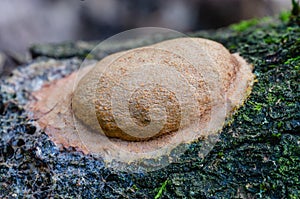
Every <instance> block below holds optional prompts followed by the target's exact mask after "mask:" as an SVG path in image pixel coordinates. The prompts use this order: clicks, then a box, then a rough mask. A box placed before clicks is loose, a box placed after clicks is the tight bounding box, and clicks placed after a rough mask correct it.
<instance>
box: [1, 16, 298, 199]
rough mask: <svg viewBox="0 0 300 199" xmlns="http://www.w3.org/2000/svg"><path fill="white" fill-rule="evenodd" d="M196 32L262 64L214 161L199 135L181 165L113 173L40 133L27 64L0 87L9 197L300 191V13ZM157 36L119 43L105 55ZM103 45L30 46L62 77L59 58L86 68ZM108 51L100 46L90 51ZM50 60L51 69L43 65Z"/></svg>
mask: <svg viewBox="0 0 300 199" xmlns="http://www.w3.org/2000/svg"><path fill="white" fill-rule="evenodd" d="M191 36H194V37H204V38H209V39H212V40H215V41H218V42H220V43H222V44H223V45H224V46H225V47H227V48H228V49H229V50H230V51H231V52H232V53H234V52H239V53H240V54H241V55H242V56H243V57H244V58H246V59H247V60H248V62H249V63H252V64H253V65H254V73H255V75H256V82H255V84H254V87H253V90H252V93H251V95H250V97H249V99H248V100H247V102H246V103H245V104H244V105H243V106H242V107H241V108H240V109H239V110H238V112H237V113H236V114H235V115H234V116H233V117H232V118H231V119H230V122H229V123H228V125H226V126H225V127H224V128H223V130H222V133H221V135H220V140H219V141H218V143H217V144H216V145H215V146H214V148H213V150H212V151H210V153H209V154H208V155H207V156H206V157H205V158H199V156H198V153H199V148H200V146H201V145H202V142H201V141H195V142H193V143H191V144H190V145H189V149H188V150H187V151H186V152H185V153H184V155H182V157H181V159H180V161H179V162H177V163H176V164H170V165H169V166H167V167H165V168H163V169H160V170H157V171H153V172H149V173H146V172H139V173H135V174H128V173H122V172H116V171H113V170H110V169H108V168H106V167H105V166H104V164H103V162H102V160H101V159H100V158H97V157H94V156H92V155H84V154H82V153H80V152H76V150H74V149H72V148H68V149H65V150H64V151H60V150H58V148H57V147H56V146H55V145H54V144H53V142H52V141H50V139H49V137H48V136H47V135H46V134H45V133H43V132H41V131H37V130H36V127H35V126H34V125H32V123H31V121H30V120H29V119H28V115H26V112H25V111H24V109H23V105H24V101H26V100H25V99H26V98H27V96H28V93H27V92H26V91H24V90H22V89H21V88H22V87H21V86H20V85H22V84H26V82H22V81H21V80H20V76H22V75H23V77H24V78H25V77H26V78H27V80H28V81H32V82H30V83H31V84H39V83H40V82H39V81H33V80H36V79H33V78H31V76H30V75H28V74H26V70H23V69H22V68H23V67H24V66H23V67H20V68H19V69H18V72H14V73H13V76H11V77H6V78H3V79H2V80H1V85H0V87H1V93H0V196H1V197H4V198H5V197H8V198H10V197H14V198H23V197H35V198H49V197H53V198H159V197H161V198H299V197H300V180H299V176H300V133H299V132H300V99H299V98H300V86H299V85H300V84H299V79H300V78H299V75H300V27H299V16H296V15H295V13H293V15H290V14H287V13H285V14H282V15H281V17H280V19H275V18H264V19H261V20H251V21H246V22H242V23H240V24H236V25H233V26H230V27H228V28H224V29H220V30H217V31H211V32H205V31H204V32H196V33H192V34H191ZM156 39H157V38H156ZM164 39H166V38H159V40H164ZM155 42H157V40H153V41H137V42H136V43H135V42H131V43H130V44H114V45H111V46H108V47H107V49H106V52H107V50H109V52H111V53H112V52H117V51H120V50H123V49H128V48H133V47H136V46H142V45H145V44H150V43H155ZM94 45H95V43H86V42H74V43H64V44H51V45H36V46H33V47H32V48H31V53H32V55H33V56H34V57H35V59H34V60H33V63H30V64H31V65H32V64H36V67H44V68H43V70H44V71H47V72H49V73H48V74H50V73H51V74H52V77H53V76H54V74H56V73H59V66H58V67H56V69H53V68H55V67H54V66H55V65H56V66H57V65H59V64H57V63H58V62H61V63H65V64H71V65H79V64H80V63H81V59H82V58H83V57H86V56H87V54H88V52H90V50H91V49H92V48H93V47H94ZM103 56H105V54H103V53H101V52H99V53H97V54H92V55H89V56H88V57H89V58H90V59H93V58H95V57H97V58H101V57H103ZM49 60H50V61H49ZM45 62H47V63H48V65H49V66H45V65H43V63H45ZM49 63H50V64H49ZM51 63H52V64H51ZM25 67H26V66H25ZM67 72H68V71H67ZM67 72H66V71H64V73H67ZM21 73H24V74H21ZM60 73H61V72H60ZM60 75H61V74H60ZM62 75H65V74H62ZM42 76H43V74H40V76H39V77H40V78H42ZM43 78H46V79H49V77H44V76H43ZM8 88H14V89H15V90H14V92H12V91H13V89H12V90H10V89H8ZM18 89H20V90H18Z"/></svg>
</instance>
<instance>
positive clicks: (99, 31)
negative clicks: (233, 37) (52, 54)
mask: <svg viewBox="0 0 300 199" xmlns="http://www.w3.org/2000/svg"><path fill="white" fill-rule="evenodd" d="M290 7H291V1H290V0H81V1H80V0H1V3H0V72H1V66H2V65H3V63H4V62H7V60H8V58H14V59H15V60H18V59H19V60H21V59H22V57H24V55H25V53H26V51H27V50H28V47H29V46H30V45H32V44H34V43H49V42H60V41H66V40H68V41H70V40H101V39H104V38H106V37H109V36H112V35H114V34H116V33H119V32H121V31H124V30H128V29H131V28H136V27H145V26H158V27H165V28H170V29H174V30H177V31H180V32H189V31H195V30H202V29H215V28H220V27H223V26H227V25H229V24H231V23H234V22H238V21H240V20H244V19H249V18H253V17H262V16H266V15H274V14H277V13H279V12H281V11H282V10H287V9H289V8H290ZM1 63H2V64H1Z"/></svg>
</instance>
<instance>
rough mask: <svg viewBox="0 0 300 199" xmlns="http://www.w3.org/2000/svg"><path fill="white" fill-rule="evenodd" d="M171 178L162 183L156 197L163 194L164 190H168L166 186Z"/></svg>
mask: <svg viewBox="0 0 300 199" xmlns="http://www.w3.org/2000/svg"><path fill="white" fill-rule="evenodd" d="M168 182H169V180H166V181H164V182H163V183H162V185H161V187H160V188H159V189H158V192H157V194H156V195H155V197H154V199H158V198H160V197H161V196H162V194H163V192H164V191H165V190H166V186H167V184H168Z"/></svg>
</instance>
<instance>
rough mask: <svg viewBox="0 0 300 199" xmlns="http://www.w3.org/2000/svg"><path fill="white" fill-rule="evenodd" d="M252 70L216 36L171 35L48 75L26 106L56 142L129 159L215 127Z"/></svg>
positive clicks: (238, 100) (237, 101) (241, 95)
mask: <svg viewBox="0 0 300 199" xmlns="http://www.w3.org/2000/svg"><path fill="white" fill-rule="evenodd" d="M251 71H252V67H251V66H250V65H249V64H247V63H246V61H244V60H243V58H241V57H240V56H239V55H238V54H230V53H229V52H228V50H227V49H226V48H224V47H223V46H222V45H221V44H219V43H217V42H214V41H210V40H206V39H200V38H180V39H173V40H168V41H164V42H161V43H158V44H154V45H151V46H147V47H142V48H137V49H132V50H129V51H123V52H120V53H116V54H113V55H110V56H108V57H106V58H104V59H103V60H101V61H100V62H98V63H97V64H96V65H95V66H90V67H86V68H84V69H82V70H80V71H79V72H75V73H73V74H71V75H70V76H69V77H66V78H64V79H61V80H58V81H56V82H53V83H51V84H50V85H48V86H45V87H44V88H42V89H41V90H40V91H38V92H36V93H35V94H34V95H35V96H36V98H37V101H36V102H34V103H33V104H32V105H31V110H33V112H34V113H35V115H37V116H43V117H41V119H40V120H39V124H40V126H41V127H43V128H46V132H48V133H49V134H50V135H51V137H53V140H54V141H55V142H56V143H60V144H63V145H64V146H75V147H78V148H79V149H80V150H82V151H85V152H92V153H99V154H101V155H102V156H103V157H104V159H106V160H108V161H110V160H112V159H118V160H120V161H123V162H130V161H133V160H138V159H141V158H152V157H158V156H161V155H163V154H166V153H168V152H170V150H172V149H173V148H174V147H176V146H177V145H179V144H180V143H183V142H185V143H187V142H191V141H193V140H195V139H198V138H200V137H206V136H207V135H210V134H216V133H217V132H218V131H219V130H220V129H221V128H222V126H223V125H224V122H225V118H226V116H228V115H229V114H230V113H232V111H233V110H234V109H236V108H237V107H239V106H240V105H241V104H242V103H243V102H244V100H245V99H246V97H247V96H248V95H249V92H250V90H251V86H252V83H253V79H254V75H253V74H252V72H251ZM78 74H79V75H78ZM76 77H77V78H76ZM77 80H78V81H77ZM74 87H75V90H73V88H74ZM45 93H47V97H45ZM55 96H63V97H62V98H61V99H62V100H61V101H59V102H58V100H57V98H56V97H55ZM73 115H74V120H73V118H72V116H73Z"/></svg>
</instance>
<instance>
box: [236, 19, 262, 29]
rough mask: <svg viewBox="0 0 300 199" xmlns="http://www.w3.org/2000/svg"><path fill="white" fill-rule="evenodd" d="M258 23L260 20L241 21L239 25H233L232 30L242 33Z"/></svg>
mask: <svg viewBox="0 0 300 199" xmlns="http://www.w3.org/2000/svg"><path fill="white" fill-rule="evenodd" d="M258 22H259V20H258V19H251V20H246V21H241V22H240V23H238V24H232V25H231V26H230V28H232V29H233V30H235V31H238V32H242V31H245V30H247V29H248V28H249V27H251V26H253V25H256V24H257V23H258Z"/></svg>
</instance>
